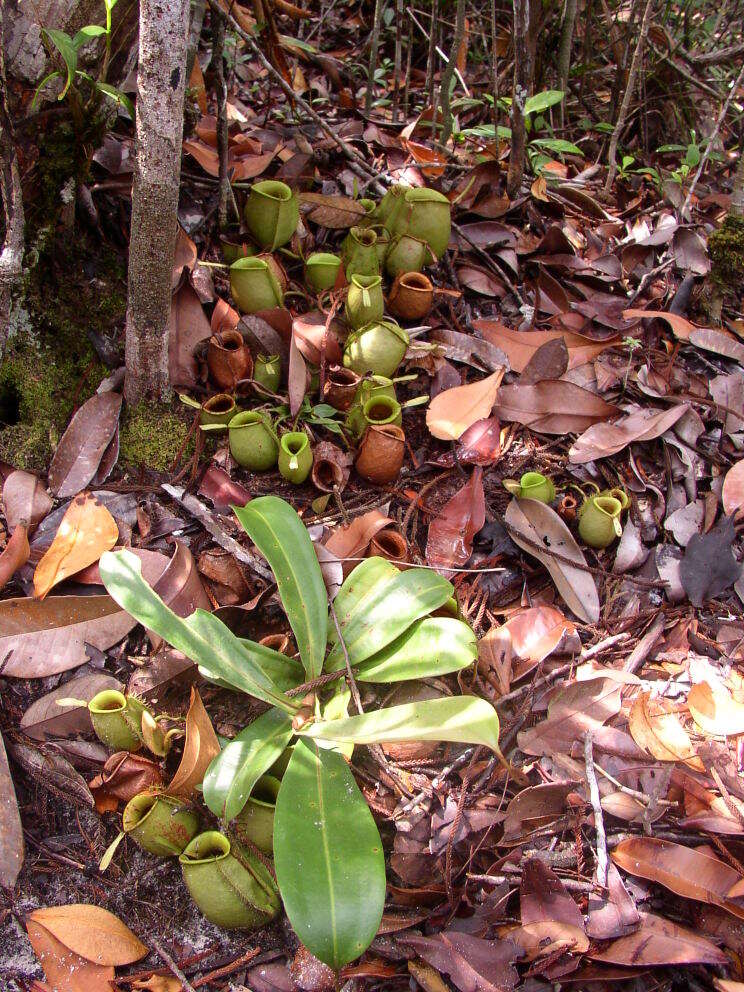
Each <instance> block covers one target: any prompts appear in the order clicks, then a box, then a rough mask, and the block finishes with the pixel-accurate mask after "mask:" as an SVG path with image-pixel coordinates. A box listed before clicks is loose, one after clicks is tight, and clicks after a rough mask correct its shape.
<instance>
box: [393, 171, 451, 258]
mask: <svg viewBox="0 0 744 992" xmlns="http://www.w3.org/2000/svg"><path fill="white" fill-rule="evenodd" d="M386 226H387V228H388V230H389V231H390V233H391V234H392V235H393V236H395V235H404V234H408V235H410V236H411V237H413V238H418V239H419V240H420V241H424V242H426V244H428V245H429V247H430V248H431V250H432V252H433V253H434V254H435V255H436V257H437V258H441V257H442V255H444V253H445V251H446V250H447V245H448V244H449V238H450V231H451V230H452V208H451V205H450V201H449V200H448V199H447V197H446V196H444V195H443V194H442V193H438V192H437V191H436V190H434V189H427V188H425V187H418V188H416V189H409V190H406V192H405V194H404V196H403V203H402V205H400V206H398V207H397V209H396V210H395V213H394V216H393V217H392V219H389V220H388V222H387V224H386Z"/></svg>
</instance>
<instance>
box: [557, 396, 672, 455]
mask: <svg viewBox="0 0 744 992" xmlns="http://www.w3.org/2000/svg"><path fill="white" fill-rule="evenodd" d="M688 409H689V407H688V406H687V404H685V403H681V404H680V405H679V406H673V407H670V408H669V409H668V410H653V409H646V408H642V407H639V408H638V409H637V410H635V411H634V412H633V413H629V414H627V415H626V416H624V417H621V418H620V419H619V420H616V421H615V422H614V423H613V424H607V423H603V424H595V425H594V426H593V427H590V428H589V429H588V430H586V431H584V433H583V434H582V435H581V437H578V438H577V439H576V440H575V441H574V443H573V444H572V445H571V449H570V451H569V453H568V456H569V461H570V462H571V464H573V465H585V464H586V462H591V461H596V460H597V459H598V458H608V457H609V456H610V455H616V454H617V452H618V451H622V450H623V448H627V446H628V445H629V444H634V443H637V442H641V441H653V440H654V438H657V437H661V435H662V434H663V433H664V432H665V431H668V430H669V428H670V427H673V426H674V425H675V424H676V423H677V421H678V420H679V419H680V418H681V417H682V416H684V414H685V413H686V412H687V411H688Z"/></svg>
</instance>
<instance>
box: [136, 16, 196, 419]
mask: <svg viewBox="0 0 744 992" xmlns="http://www.w3.org/2000/svg"><path fill="white" fill-rule="evenodd" d="M188 26H189V0H141V3H140V39H139V41H140V43H139V67H138V71H137V85H138V91H139V95H138V98H137V122H136V125H137V139H136V152H137V154H136V164H135V170H134V185H133V187H132V231H131V236H130V240H129V288H128V298H127V325H126V380H125V385H124V394H125V397H126V399H127V402H129V403H137V402H139V401H141V400H144V399H153V400H163V399H166V398H167V397H168V395H169V392H170V387H169V382H168V318H169V314H170V305H171V271H172V268H173V252H174V248H175V243H176V226H177V219H176V212H177V210H178V187H179V181H180V176H181V142H182V139H183V95H184V87H185V82H186V42H187V37H188Z"/></svg>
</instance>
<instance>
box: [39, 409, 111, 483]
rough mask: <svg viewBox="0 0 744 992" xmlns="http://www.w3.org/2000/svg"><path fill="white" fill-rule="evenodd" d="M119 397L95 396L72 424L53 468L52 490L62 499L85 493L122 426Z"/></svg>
mask: <svg viewBox="0 0 744 992" xmlns="http://www.w3.org/2000/svg"><path fill="white" fill-rule="evenodd" d="M120 412H121V396H120V394H119V393H113V392H108V393H95V394H94V395H93V396H91V398H90V399H89V400H87V402H85V403H83V405H82V406H81V407H80V409H79V410H78V411H77V413H76V414H75V416H74V417H73V418H72V420H71V421H70V423H69V425H68V427H67V430H66V431H65V433H64V434H63V435H62V439H61V440H60V442H59V445H58V446H57V450H56V451H55V453H54V458H53V459H52V464H51V465H50V466H49V488H50V489H51V491H52V492H53V493H54V495H55V496H57V497H58V498H60V499H62V498H63V497H66V496H76V495H77V494H78V493H79V492H80V491H81V489H85V487H86V486H87V485H88V483H89V482H90V481H91V479H92V478H93V476H94V475H95V474H96V472H97V471H98V466H99V465H100V464H101V459H102V458H103V455H104V452H105V451H106V449H107V448H108V446H109V443H110V442H111V439H112V438H113V436H114V434H115V432H116V429H117V427H118V425H119V413H120Z"/></svg>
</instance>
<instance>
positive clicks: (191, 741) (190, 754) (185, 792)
mask: <svg viewBox="0 0 744 992" xmlns="http://www.w3.org/2000/svg"><path fill="white" fill-rule="evenodd" d="M219 753H220V743H219V741H218V740H217V735H216V734H215V732H214V727H213V726H212V721H211V720H210V719H209V716H208V715H207V711H206V710H205V709H204V703H203V702H202V701H201V696H200V695H199V693H198V692H197V691H196V689H195V688H194V687H193V686H192V688H191V702H190V704H189V711H188V713H187V714H186V741H185V743H184V746H183V755H182V757H181V763H180V765H179V766H178V769H177V770H176V774H175V775H174V776H173V779H172V781H171V783H170V785H169V786H168V792H169V793H170V794H171V795H173V796H183V797H184V798H191V797H192V796H193V795H195V794H196V786H197V785H200V784H201V781H202V779H203V778H204V772H205V771H206V770H207V767H208V765H209V763H210V762H211V761H212V759H213V758H216V757H217V755H218V754H219Z"/></svg>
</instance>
